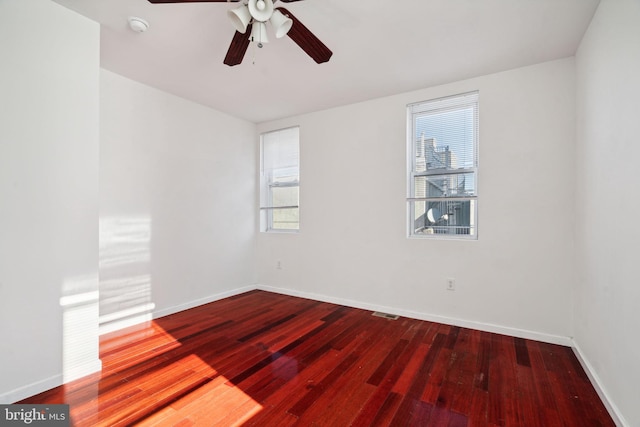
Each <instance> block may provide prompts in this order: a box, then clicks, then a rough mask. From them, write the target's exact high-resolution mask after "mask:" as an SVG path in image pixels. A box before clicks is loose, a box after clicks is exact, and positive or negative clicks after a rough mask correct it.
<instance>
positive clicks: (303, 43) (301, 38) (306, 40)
mask: <svg viewBox="0 0 640 427" xmlns="http://www.w3.org/2000/svg"><path fill="white" fill-rule="evenodd" d="M281 1H282V0H281ZM277 9H278V10H280V12H282V13H284V14H285V15H286V16H288V17H289V18H291V20H292V21H293V25H292V26H291V29H290V30H289V32H288V33H287V35H288V36H289V37H290V38H291V40H293V41H294V42H295V43H296V44H297V45H298V46H300V48H302V50H304V51H305V52H306V53H307V55H309V56H310V57H311V58H312V59H313V60H314V61H316V62H317V63H318V64H322V63H323V62H327V61H328V60H329V59H330V58H331V55H333V52H331V50H329V48H328V47H327V46H325V44H324V43H322V42H321V41H320V39H318V38H317V37H316V36H315V35H313V33H312V32H311V31H310V30H309V29H308V28H307V27H305V26H304V25H303V24H302V22H300V21H299V20H298V19H297V18H296V17H295V16H293V15H292V14H291V12H289V11H288V10H287V9H285V8H284V7H278V8H277Z"/></svg>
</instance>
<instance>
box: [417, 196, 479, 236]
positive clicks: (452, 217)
mask: <svg viewBox="0 0 640 427" xmlns="http://www.w3.org/2000/svg"><path fill="white" fill-rule="evenodd" d="M410 205H411V211H412V213H413V218H412V219H413V230H412V231H413V232H412V234H416V235H429V234H442V235H451V234H453V235H468V236H474V235H475V234H476V225H475V217H476V212H475V210H476V201H475V200H447V201H442V202H433V201H428V202H421V201H415V202H410Z"/></svg>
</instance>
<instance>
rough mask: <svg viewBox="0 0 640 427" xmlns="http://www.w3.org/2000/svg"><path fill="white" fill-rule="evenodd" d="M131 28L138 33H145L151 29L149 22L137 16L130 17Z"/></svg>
mask: <svg viewBox="0 0 640 427" xmlns="http://www.w3.org/2000/svg"><path fill="white" fill-rule="evenodd" d="M129 28H131V30H133V31H135V32H136V33H144V32H145V31H147V30H148V29H149V23H148V22H147V21H145V20H144V19H142V18H138V17H136V16H130V17H129Z"/></svg>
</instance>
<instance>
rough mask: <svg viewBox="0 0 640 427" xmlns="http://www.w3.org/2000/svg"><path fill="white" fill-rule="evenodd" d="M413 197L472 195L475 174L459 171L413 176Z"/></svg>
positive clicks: (473, 192) (473, 193) (474, 190)
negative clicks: (446, 173) (455, 172)
mask: <svg viewBox="0 0 640 427" xmlns="http://www.w3.org/2000/svg"><path fill="white" fill-rule="evenodd" d="M414 193H415V195H414V198H421V197H464V196H474V195H475V194H476V189H475V174H473V173H459V174H448V175H430V176H416V177H414Z"/></svg>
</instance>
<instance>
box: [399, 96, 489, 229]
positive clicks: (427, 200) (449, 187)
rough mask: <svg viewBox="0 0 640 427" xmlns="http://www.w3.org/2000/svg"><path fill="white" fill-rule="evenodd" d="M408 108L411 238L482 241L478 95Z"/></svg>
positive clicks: (453, 97)
mask: <svg viewBox="0 0 640 427" xmlns="http://www.w3.org/2000/svg"><path fill="white" fill-rule="evenodd" d="M407 110H408V113H407V115H408V122H409V123H408V138H407V139H408V144H407V146H408V150H407V152H408V161H407V163H408V197H407V206H408V217H409V236H411V237H432V238H434V237H435V238H439V237H444V238H463V239H477V238H478V92H472V93H466V94H462V95H456V96H451V97H447V98H440V99H435V100H431V101H426V102H420V103H416V104H411V105H409V106H408V107H407Z"/></svg>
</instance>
